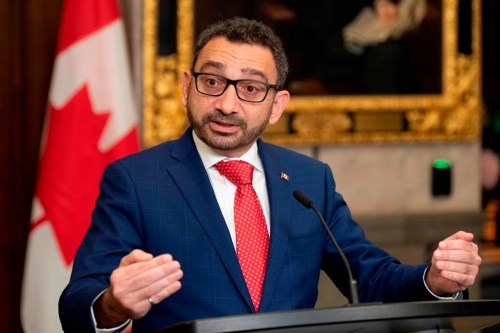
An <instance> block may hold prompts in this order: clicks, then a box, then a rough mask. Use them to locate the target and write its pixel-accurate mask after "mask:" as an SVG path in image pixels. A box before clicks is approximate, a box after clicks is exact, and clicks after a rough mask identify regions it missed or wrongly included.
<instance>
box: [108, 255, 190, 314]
mask: <svg viewBox="0 0 500 333" xmlns="http://www.w3.org/2000/svg"><path fill="white" fill-rule="evenodd" d="M182 275H183V273H182V270H181V268H180V264H179V262H178V261H175V260H174V259H173V258H172V256H171V255H170V254H163V255H160V256H157V257H153V256H152V255H151V254H149V253H146V252H144V251H141V250H134V251H132V252H131V253H130V254H128V255H127V256H125V257H123V259H122V260H121V262H120V265H119V267H118V268H117V269H116V270H114V271H113V273H112V274H111V277H110V288H109V290H110V292H111V293H112V295H113V298H114V299H115V300H116V302H117V303H118V304H120V307H121V308H122V309H123V311H124V312H126V313H127V315H128V318H131V319H138V318H141V317H142V316H144V315H145V314H146V313H147V312H148V311H149V310H150V309H151V307H152V304H158V303H159V302H161V301H162V300H164V299H165V298H166V297H168V296H170V295H172V294H173V293H175V292H177V291H178V290H179V289H180V288H181V283H180V281H179V280H180V279H181V278H182ZM148 298H149V300H148ZM150 301H151V302H152V303H150Z"/></svg>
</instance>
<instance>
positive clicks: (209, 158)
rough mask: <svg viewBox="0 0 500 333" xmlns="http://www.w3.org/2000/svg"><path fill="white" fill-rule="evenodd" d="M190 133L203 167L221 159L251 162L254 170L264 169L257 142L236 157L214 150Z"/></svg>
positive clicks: (210, 165)
mask: <svg viewBox="0 0 500 333" xmlns="http://www.w3.org/2000/svg"><path fill="white" fill-rule="evenodd" d="M192 133H193V140H194V144H195V146H196V149H197V150H198V153H199V154H200V157H201V161H202V162H203V166H204V167H205V169H208V168H210V167H212V166H214V164H217V163H218V162H220V161H222V160H241V161H245V162H248V163H250V164H252V165H253V167H254V168H255V169H256V170H259V171H262V172H263V171H264V168H263V167H262V162H261V160H260V157H259V151H258V147H257V142H254V144H253V145H252V146H251V147H250V149H249V150H248V151H247V152H246V153H245V154H243V155H242V156H240V157H238V158H229V157H227V156H224V155H221V154H218V153H217V152H215V151H214V150H213V149H212V148H210V147H209V146H208V145H207V144H206V143H205V142H203V141H202V140H201V139H200V138H199V137H198V135H196V133H195V132H194V131H193V132H192Z"/></svg>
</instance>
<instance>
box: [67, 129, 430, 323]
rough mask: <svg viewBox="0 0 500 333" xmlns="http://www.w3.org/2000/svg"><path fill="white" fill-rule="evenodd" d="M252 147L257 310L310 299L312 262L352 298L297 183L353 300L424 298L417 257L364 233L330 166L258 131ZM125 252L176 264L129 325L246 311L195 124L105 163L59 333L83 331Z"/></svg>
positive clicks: (299, 305) (296, 305)
mask: <svg viewBox="0 0 500 333" xmlns="http://www.w3.org/2000/svg"><path fill="white" fill-rule="evenodd" d="M258 151H259V156H260V158H261V160H262V163H263V166H264V170H265V176H266V181H267V191H268V194H269V204H270V208H271V235H270V241H271V244H270V252H269V263H268V267H267V272H266V277H265V282H264V290H263V295H262V300H261V305H260V311H261V312H267V311H277V310H290V309H303V308H312V307H314V305H315V302H316V299H317V294H318V290H317V286H318V279H319V274H320V269H323V270H324V271H325V272H326V273H327V274H328V275H329V276H330V278H331V279H332V280H333V282H334V283H335V284H336V285H337V287H338V288H339V289H340V290H341V291H342V292H343V293H344V294H345V295H346V296H348V295H349V289H348V284H347V281H348V278H347V274H346V270H345V268H344V265H343V264H342V261H341V259H340V257H339V255H338V253H337V251H336V250H335V247H334V246H333V244H332V243H331V241H330V239H329V237H328V234H327V233H326V231H325V230H324V228H323V226H322V224H321V222H320V221H319V220H318V218H317V216H316V215H315V214H314V212H313V211H312V210H308V209H305V208H304V207H303V206H302V205H301V204H300V203H298V202H297V201H296V200H295V199H294V197H293V194H292V193H293V191H294V190H295V189H300V190H301V191H303V192H304V193H305V194H306V195H308V196H309V197H310V198H311V199H312V200H313V202H314V204H315V207H316V208H317V209H318V210H319V211H320V212H321V213H322V214H323V216H324V217H325V220H326V221H327V223H328V224H329V226H330V228H331V231H332V232H333V234H334V235H335V236H336V238H337V240H338V243H339V245H340V246H341V247H342V248H343V250H344V251H345V254H346V257H347V258H348V260H349V262H350V264H351V266H352V269H353V274H354V277H355V279H357V281H358V285H359V298H360V301H362V302H373V301H383V302H396V301H410V300H411V301H416V300H425V299H431V297H430V295H429V293H428V292H427V291H426V289H425V286H424V284H423V281H422V276H423V273H424V269H425V265H421V266H416V267H413V266H406V265H401V264H400V263H399V262H398V261H397V260H396V259H395V258H393V257H391V256H390V255H388V254H387V253H386V252H384V251H382V250H381V249H379V248H378V247H375V246H374V245H373V244H372V243H370V242H369V241H368V240H367V239H366V238H365V236H364V233H363V231H362V229H361V228H360V226H359V225H358V224H357V223H356V222H355V221H354V220H353V219H352V218H351V214H350V212H349V209H348V207H347V205H346V203H345V202H344V200H343V199H342V197H341V196H340V195H339V194H338V193H337V192H336V190H335V182H334V179H333V175H332V172H331V170H330V168H329V166H328V165H326V164H325V163H322V162H320V161H317V160H314V159H312V158H310V157H307V156H305V155H301V154H298V153H296V152H293V151H291V150H288V149H284V148H281V147H277V146H274V145H271V144H266V143H264V142H262V141H261V140H259V141H258ZM282 173H284V174H286V175H287V176H288V179H286V177H282V176H281V175H282ZM133 249H143V250H144V251H146V252H149V253H151V254H153V255H154V256H157V255H160V254H164V253H170V254H172V255H173V257H174V258H175V259H176V260H178V261H179V262H180V263H181V268H182V270H183V272H184V277H183V279H182V281H181V282H182V288H181V290H180V291H178V292H177V293H175V294H174V295H171V296H170V297H168V298H167V299H165V300H164V301H163V302H161V303H160V304H158V305H156V306H154V307H153V308H152V309H151V311H149V313H148V314H147V315H146V316H145V317H144V318H142V319H140V320H137V321H135V322H134V325H133V326H134V332H152V331H154V330H156V329H159V328H161V327H165V326H167V325H169V324H173V323H177V322H181V321H187V320H193V319H197V318H206V317H216V316H227V315H236V314H250V313H252V312H254V309H253V306H252V302H251V300H250V295H249V293H248V290H247V287H246V284H245V281H244V278H243V275H242V272H241V269H240V266H239V263H238V259H237V256H236V252H235V249H234V247H233V243H232V241H231V237H230V235H229V231H228V229H227V227H226V223H225V221H224V218H223V216H222V213H221V211H220V209H219V206H218V204H217V200H216V198H215V194H214V192H213V190H212V187H211V185H210V182H209V179H208V176H207V174H206V172H205V170H204V167H203V164H202V161H201V159H200V156H199V154H198V151H197V150H196V147H195V145H194V142H193V139H192V133H191V130H188V131H187V132H186V133H185V134H184V135H183V136H182V137H181V138H180V139H179V140H176V141H172V142H167V143H163V144H160V145H158V146H156V147H154V148H151V149H148V150H144V151H142V152H139V153H137V154H134V155H131V156H128V157H126V158H124V159H121V160H119V161H117V162H115V163H112V164H111V165H109V167H108V168H107V169H106V171H105V173H104V176H103V179H102V182H101V191H100V195H99V198H98V200H97V203H96V207H95V210H94V212H93V215H92V224H91V226H90V228H89V230H88V232H87V234H86V236H85V239H84V241H83V243H82V244H81V246H80V248H79V250H78V253H77V255H76V259H75V262H74V267H73V272H72V276H71V281H70V283H69V285H68V286H67V288H66V289H65V290H64V292H63V294H62V295H61V299H60V304H59V308H60V309H59V311H60V317H61V322H62V324H63V327H64V329H65V330H66V331H67V332H76V331H91V330H90V328H91V327H92V323H91V316H90V308H91V303H92V301H93V300H94V299H95V298H96V296H97V295H98V294H99V293H100V292H102V291H103V290H104V289H105V288H107V287H108V286H109V276H110V274H111V272H112V271H113V270H114V269H115V268H116V267H117V266H118V265H119V262H120V259H121V258H122V257H123V256H125V255H126V254H128V253H129V252H130V251H132V250H133Z"/></svg>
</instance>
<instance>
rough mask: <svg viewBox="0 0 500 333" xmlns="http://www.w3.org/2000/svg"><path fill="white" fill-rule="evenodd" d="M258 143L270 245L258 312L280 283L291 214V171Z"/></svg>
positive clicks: (266, 304) (263, 145)
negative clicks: (268, 209)
mask: <svg viewBox="0 0 500 333" xmlns="http://www.w3.org/2000/svg"><path fill="white" fill-rule="evenodd" d="M258 143H259V155H260V158H261V160H262V163H263V166H264V170H265V175H266V184H267V192H268V196H269V206H270V210H271V235H270V239H271V244H270V250H269V259H268V264H267V270H266V278H265V281H264V290H263V293H262V299H261V302H260V309H261V311H265V310H266V307H267V306H268V305H269V303H270V301H271V299H272V296H273V293H274V289H275V288H276V286H277V284H278V283H279V280H278V277H279V276H280V273H281V270H282V266H283V263H284V262H285V256H286V254H287V248H288V236H287V232H286V228H287V223H288V221H290V219H291V217H292V210H291V209H290V208H291V207H292V204H293V200H294V199H293V194H292V193H293V189H292V182H291V181H290V179H291V177H293V175H291V170H287V169H286V167H285V165H284V164H283V163H282V158H281V156H275V155H273V154H272V153H271V152H270V151H269V149H266V147H267V145H266V144H264V143H263V142H262V141H261V140H259V141H258Z"/></svg>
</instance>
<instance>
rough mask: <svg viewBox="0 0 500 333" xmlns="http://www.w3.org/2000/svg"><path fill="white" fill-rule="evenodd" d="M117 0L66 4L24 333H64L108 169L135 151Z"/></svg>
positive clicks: (30, 251)
mask: <svg viewBox="0 0 500 333" xmlns="http://www.w3.org/2000/svg"><path fill="white" fill-rule="evenodd" d="M129 71H130V69H129V63H128V57H127V48H126V40H125V30H124V25H123V21H122V19H121V17H120V12H119V9H118V4H117V0H85V1H82V0H65V1H64V5H63V12H62V19H61V26H60V35H59V40H58V46H57V54H56V59H55V64H54V70H53V74H52V83H51V87H50V92H49V100H48V109H47V116H46V122H45V129H44V137H43V140H42V145H41V153H40V154H41V155H40V165H39V170H38V182H37V186H36V192H35V197H34V200H33V208H32V218H31V229H30V233H29V236H28V246H27V253H26V262H25V269H24V280H23V291H22V299H21V319H22V324H23V328H24V331H25V332H26V333H31V332H36V333H45V332H46V333H55V332H62V329H61V325H60V322H59V316H58V300H59V296H60V294H61V292H62V290H63V289H64V287H65V286H66V284H67V283H68V281H69V277H70V273H71V268H72V263H73V259H74V256H75V253H76V250H77V248H78V246H79V244H80V242H81V241H82V239H83V236H84V234H85V232H86V230H87V228H88V226H89V224H90V218H91V211H92V209H93V207H94V203H95V199H96V198H97V195H98V191H99V181H100V178H101V174H102V172H103V170H104V168H105V167H106V165H107V164H108V163H110V162H112V161H114V160H116V159H117V158H120V157H123V156H125V155H127V154H130V153H133V152H135V151H137V150H138V149H139V140H138V123H137V112H136V105H135V103H134V100H133V90H132V85H131V79H130V73H129Z"/></svg>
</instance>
